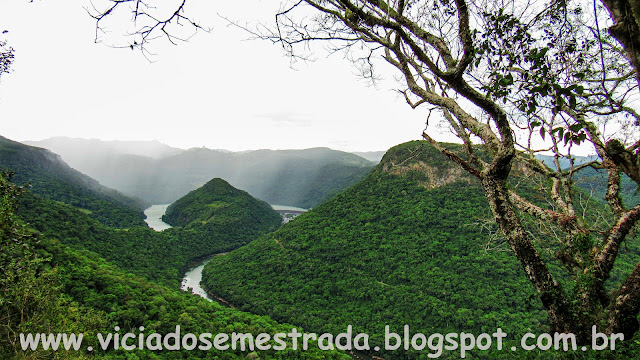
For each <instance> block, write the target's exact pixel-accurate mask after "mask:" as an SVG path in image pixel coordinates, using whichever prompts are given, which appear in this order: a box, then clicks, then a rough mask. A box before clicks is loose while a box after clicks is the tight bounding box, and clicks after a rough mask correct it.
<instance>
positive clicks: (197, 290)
mask: <svg viewBox="0 0 640 360" xmlns="http://www.w3.org/2000/svg"><path fill="white" fill-rule="evenodd" d="M210 260H211V259H207V260H205V261H204V262H203V263H202V264H200V265H198V266H196V267H194V268H193V269H191V270H189V271H187V272H186V273H185V274H184V278H183V279H182V285H180V289H181V290H183V291H189V290H191V292H192V293H193V294H194V295H198V296H201V297H203V298H205V299H207V300H209V301H213V300H212V299H211V298H210V297H209V295H207V292H206V291H204V289H203V288H202V287H200V281H202V269H204V266H205V265H206V264H207V263H208V262H209V261H210Z"/></svg>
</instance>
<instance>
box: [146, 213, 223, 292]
mask: <svg viewBox="0 0 640 360" xmlns="http://www.w3.org/2000/svg"><path fill="white" fill-rule="evenodd" d="M169 205H170V204H163V205H152V206H151V207H149V208H147V209H146V210H145V211H144V214H145V215H146V216H147V218H146V219H145V220H144V221H146V223H147V225H149V227H150V228H152V229H153V230H155V231H162V230H166V229H168V228H170V227H171V225H169V224H167V223H165V222H164V221H162V215H164V213H165V212H166V211H167V207H169ZM217 255H222V254H217ZM212 258H213V256H212V257H209V258H208V259H206V260H204V261H203V262H202V263H200V265H198V266H196V267H194V268H192V269H190V270H189V271H187V272H186V273H185V274H184V277H183V278H182V284H181V285H180V289H182V290H183V291H191V292H192V293H193V294H195V295H198V296H201V297H203V298H205V299H207V300H209V301H213V299H211V298H210V297H209V295H207V292H206V291H204V289H203V288H202V287H201V286H200V281H202V269H204V266H205V265H206V264H207V262H209V260H211V259H212Z"/></svg>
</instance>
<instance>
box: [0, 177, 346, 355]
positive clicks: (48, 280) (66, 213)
mask: <svg viewBox="0 0 640 360" xmlns="http://www.w3.org/2000/svg"><path fill="white" fill-rule="evenodd" d="M16 200H19V201H20V206H21V208H22V211H21V217H22V218H23V219H25V218H28V219H31V220H35V221H38V224H34V225H36V227H37V228H38V229H40V230H41V231H42V233H41V234H40V235H39V236H35V235H34V230H33V229H32V228H31V226H30V225H25V224H24V223H23V222H21V221H20V220H19V219H18V218H17V217H16V216H15V215H14V210H15V206H16ZM0 224H2V226H0V249H2V256H0V269H2V271H1V272H0V299H1V301H0V316H1V317H2V326H0V359H3V360H4V359H8V360H11V359H16V360H17V359H20V360H24V359H109V360H125V359H176V360H177V359H183V360H188V359H189V360H191V359H192V360H196V359H205V358H207V359H209V358H215V359H220V360H223V359H224V360H227V359H229V360H230V359H247V358H254V359H255V358H258V357H257V354H256V353H250V352H248V351H240V349H238V350H232V349H228V350H225V351H216V350H215V349H211V350H199V349H194V350H184V349H183V350H179V351H169V350H164V351H158V350H157V349H156V350H152V349H148V347H149V345H148V344H149V342H146V344H147V346H146V347H145V349H144V350H140V349H136V350H127V351H125V350H122V348H120V350H116V349H114V347H113V346H111V347H110V348H109V349H108V350H107V351H103V350H102V349H101V347H100V343H99V341H98V339H97V337H96V333H103V334H110V333H113V332H114V331H115V330H114V329H115V327H116V326H117V327H118V328H120V329H121V330H120V332H119V334H120V335H119V336H122V335H123V334H124V333H127V332H134V333H135V334H136V337H138V336H149V335H151V334H154V333H158V334H160V335H162V336H164V335H166V334H168V333H170V332H174V331H176V326H177V325H179V326H180V328H181V334H186V333H195V334H203V333H212V334H214V335H215V334H217V333H231V332H234V331H235V332H238V333H248V332H251V333H254V334H257V333H261V332H267V333H270V334H274V333H277V332H288V331H290V330H291V328H292V326H291V325H285V324H279V323H276V322H275V321H273V320H272V319H269V318H268V317H261V316H255V315H252V314H248V313H243V312H240V311H238V310H235V309H229V308H223V307H221V306H220V305H218V304H217V303H211V302H208V301H206V300H204V299H202V298H200V297H197V296H194V295H191V294H188V293H185V292H182V291H180V290H178V286H177V282H176V284H173V286H171V287H165V286H161V285H158V284H157V283H156V282H155V281H156V280H162V278H163V275H164V274H165V273H164V272H163V270H162V269H163V266H165V265H166V264H167V263H168V262H169V263H170V262H172V261H175V257H176V256H177V255H179V254H182V253H181V252H172V248H173V246H172V245H173V244H171V243H170V242H169V241H170V239H171V238H169V237H164V233H156V232H154V231H152V230H150V229H145V228H135V229H130V230H128V231H124V230H113V229H109V228H108V227H106V226H105V225H103V224H101V223H99V222H97V221H95V220H93V219H91V218H89V217H87V216H86V215H85V214H84V213H82V212H80V211H78V210H77V209H76V208H73V207H71V206H68V205H65V204H62V203H60V202H57V201H51V200H47V199H43V198H41V197H39V196H37V195H33V194H29V193H24V194H23V195H22V196H19V194H18V191H17V190H16V189H15V187H14V186H13V185H12V184H10V183H9V182H8V181H7V178H5V177H4V176H3V175H1V174H0ZM186 245H188V244H186ZM193 250H194V249H192V251H193ZM96 252H99V253H101V254H103V255H102V256H108V257H109V258H110V259H112V260H114V261H115V262H116V263H118V264H119V265H120V266H119V267H118V266H115V265H114V264H113V263H111V262H108V261H105V260H104V259H103V258H102V257H101V256H100V255H98V254H96ZM162 256H164V258H162ZM181 259H183V258H181ZM183 260H184V259H183ZM131 271H133V272H136V273H138V274H140V275H145V276H146V277H147V278H153V279H154V280H153V281H150V280H148V279H145V278H144V277H141V276H135V275H132V274H131V273H130V272H131ZM141 326H142V327H143V328H141ZM143 331H144V332H143ZM52 332H53V333H66V334H70V333H76V334H78V333H83V335H84V341H83V346H82V347H81V348H80V350H79V351H62V350H61V351H57V352H54V351H51V350H43V349H39V350H37V351H31V350H27V351H23V350H21V348H20V341H19V338H18V334H20V333H31V334H35V333H52ZM138 334H140V335H138ZM108 336H111V335H108ZM115 336H118V335H115ZM129 343H131V342H129ZM153 344H155V345H154V346H157V344H158V342H153ZM201 344H202V343H201ZM89 345H91V346H92V347H93V349H94V350H93V351H89V350H86V348H87V347H88V346H89ZM203 345H205V344H203ZM259 358H260V359H320V358H323V359H346V358H348V356H346V355H345V354H339V353H337V352H327V351H320V350H318V349H317V347H315V346H312V347H311V349H310V350H309V351H294V350H292V349H291V344H290V343H289V346H288V348H287V350H284V351H275V350H271V351H264V352H263V351H261V352H260V354H259Z"/></svg>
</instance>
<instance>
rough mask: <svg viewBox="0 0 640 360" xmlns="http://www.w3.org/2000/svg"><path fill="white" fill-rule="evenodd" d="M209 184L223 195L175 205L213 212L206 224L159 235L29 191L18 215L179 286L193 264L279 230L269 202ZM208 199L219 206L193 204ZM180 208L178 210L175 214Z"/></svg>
mask: <svg viewBox="0 0 640 360" xmlns="http://www.w3.org/2000/svg"><path fill="white" fill-rule="evenodd" d="M210 185H211V187H213V188H215V189H216V190H220V191H219V192H218V193H215V192H210V191H208V190H210V189H211V187H203V188H202V189H201V190H196V191H194V192H192V193H191V194H189V195H187V196H186V197H185V199H181V200H180V201H178V202H177V203H176V205H175V206H173V207H172V209H173V211H174V214H179V213H180V211H185V212H187V213H190V214H191V212H190V211H195V212H197V211H201V210H204V211H211V213H207V214H209V215H207V216H206V217H205V218H206V219H207V220H208V221H205V220H200V219H199V218H197V219H196V218H194V219H193V220H194V221H192V222H189V223H188V224H187V225H186V226H184V227H176V228H171V229H168V230H165V231H163V232H161V233H158V232H156V231H153V230H151V229H149V228H147V227H136V228H130V229H126V230H119V229H113V228H110V227H108V226H105V225H104V224H102V223H100V222H98V221H95V220H93V219H91V218H90V217H88V216H87V215H86V214H85V213H83V212H82V211H80V210H78V209H76V208H74V207H71V206H69V205H67V204H63V203H61V202H54V201H51V200H47V199H44V198H42V197H40V196H37V195H34V194H31V193H25V194H24V195H23V196H22V197H21V198H20V205H21V206H20V208H19V211H18V214H19V215H20V216H21V218H22V219H24V220H25V221H27V222H29V223H30V224H31V225H32V226H33V227H34V228H35V229H36V230H38V231H39V232H41V233H43V234H44V235H45V236H47V237H49V238H55V239H59V240H60V242H62V243H63V244H65V245H69V246H71V247H73V248H74V249H88V250H91V251H93V252H96V253H98V254H99V255H100V256H102V257H104V258H105V259H107V260H108V261H111V262H113V263H115V264H117V265H118V266H120V267H122V268H123V269H125V270H127V271H130V272H133V273H135V274H138V275H141V276H145V277H147V278H148V279H152V280H153V281H156V282H159V283H163V284H167V285H173V286H177V284H178V281H179V279H180V278H181V276H182V274H183V272H184V271H185V270H186V269H187V268H188V266H189V265H190V264H191V263H192V262H193V261H195V260H197V259H201V258H203V257H206V256H209V255H212V254H214V253H218V252H224V251H230V250H233V249H235V248H238V247H240V246H242V245H244V244H246V243H248V242H249V241H251V240H253V239H255V238H257V237H259V236H260V235H261V234H264V233H267V232H269V231H272V230H275V229H276V228H277V227H278V226H279V224H280V222H281V218H280V215H279V214H278V213H276V212H275V211H274V210H273V209H271V207H270V206H269V205H268V204H265V203H264V202H262V201H259V200H256V199H253V198H252V197H251V196H249V195H248V194H247V193H246V192H244V191H240V190H237V189H234V188H233V187H231V186H229V185H228V184H227V183H226V182H224V181H223V180H220V179H215V180H212V181H211V182H210ZM218 185H222V186H218ZM205 195H206V196H213V197H210V198H208V199H210V200H211V201H212V202H215V206H207V205H206V204H212V203H206V204H205V203H198V202H197V201H195V202H192V201H191V200H190V199H194V197H195V198H196V199H203V198H204V196H205ZM176 209H180V210H179V211H178V212H177V213H176V212H175V211H176ZM201 215H202V214H201ZM203 216H204V215H203Z"/></svg>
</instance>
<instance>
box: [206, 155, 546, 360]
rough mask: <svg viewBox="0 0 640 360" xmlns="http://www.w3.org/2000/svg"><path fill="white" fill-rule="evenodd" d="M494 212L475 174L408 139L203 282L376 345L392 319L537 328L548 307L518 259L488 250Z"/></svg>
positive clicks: (479, 328)
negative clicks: (486, 225) (363, 335)
mask: <svg viewBox="0 0 640 360" xmlns="http://www.w3.org/2000/svg"><path fill="white" fill-rule="evenodd" d="M420 144H422V145H420ZM489 214H490V213H489V209H488V206H487V205H486V200H485V198H484V194H483V192H482V190H481V189H480V187H479V185H478V183H477V182H476V181H475V180H474V179H472V178H471V177H470V176H468V175H466V174H465V173H463V171H462V170H459V169H458V168H457V167H456V165H455V164H453V163H452V162H451V161H449V160H448V159H446V158H445V157H444V156H443V155H442V154H440V153H439V152H438V151H437V150H435V149H434V148H432V147H431V146H430V145H427V144H426V143H420V142H410V143H406V144H402V145H399V146H396V147H394V148H392V149H390V150H389V151H388V152H387V154H386V155H385V156H384V158H383V159H382V161H381V163H380V164H379V165H378V167H377V168H376V170H374V171H373V172H372V173H371V174H370V175H369V176H368V177H367V178H366V179H365V180H363V181H361V182H360V183H358V184H357V185H355V186H354V187H352V188H350V189H348V190H347V191H344V192H343V193H341V194H339V195H338V196H336V197H335V198H333V199H331V200H330V201H328V202H326V203H324V204H323V205H321V206H319V207H317V208H315V209H313V210H312V211H310V212H308V213H306V214H303V215H300V216H299V217H298V218H296V219H295V220H293V221H292V222H290V223H289V224H286V225H283V226H282V227H281V228H280V229H279V230H278V231H276V232H275V233H272V234H269V235H267V236H264V237H262V238H260V239H259V240H256V241H254V242H252V243H250V244H248V245H247V246H244V247H242V248H240V249H238V250H236V251H233V252H231V253H229V254H228V255H226V256H224V257H218V258H216V259H214V260H212V261H211V262H209V263H208V265H207V266H206V267H205V270H204V283H205V286H206V287H207V288H208V289H209V290H210V291H211V292H213V293H215V294H216V295H219V296H221V297H223V298H225V299H226V300H228V301H230V302H231V303H234V304H237V305H240V307H241V308H245V309H251V310H252V311H254V312H257V313H260V314H268V315H270V316H271V317H273V318H275V319H278V320H286V321H291V322H295V323H299V324H300V325H301V326H305V327H307V328H309V329H312V330H315V331H328V332H336V331H340V329H343V328H345V327H346V326H347V325H349V324H352V325H353V326H354V331H363V332H367V333H369V334H377V338H375V340H372V342H377V343H378V344H381V343H382V342H383V341H384V339H383V338H382V336H383V335H384V326H385V325H387V324H388V325H390V326H391V327H392V328H393V329H395V330H396V331H401V329H402V326H403V325H405V324H407V325H409V326H410V328H411V331H412V332H413V331H415V332H422V333H425V334H428V333H434V332H439V333H446V332H449V331H451V332H460V331H465V332H473V333H480V332H483V331H487V330H488V329H495V328H497V327H502V328H503V329H504V330H505V331H506V332H507V333H512V334H513V333H516V332H522V331H523V330H526V329H536V330H537V329H539V328H540V326H541V325H542V324H544V321H545V313H544V311H543V310H542V308H541V305H540V304H539V302H538V300H537V297H535V296H533V297H532V295H534V290H533V289H532V287H531V285H530V284H529V282H528V281H527V279H526V278H525V276H524V274H523V272H522V270H521V268H520V266H519V264H518V263H517V261H516V259H515V258H514V257H513V256H512V255H511V254H510V253H509V252H505V251H500V250H504V249H500V248H499V249H496V250H495V251H485V249H486V248H487V246H489V247H494V246H496V244H488V238H487V234H486V233H484V232H483V231H482V227H481V226H479V224H480V223H482V220H483V219H486V218H488V217H489ZM356 329H357V330H356ZM388 355H389V356H393V357H394V358H395V357H396V356H409V357H416V356H417V355H416V354H413V355H411V354H404V355H400V354H399V353H398V352H394V354H388Z"/></svg>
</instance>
